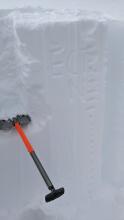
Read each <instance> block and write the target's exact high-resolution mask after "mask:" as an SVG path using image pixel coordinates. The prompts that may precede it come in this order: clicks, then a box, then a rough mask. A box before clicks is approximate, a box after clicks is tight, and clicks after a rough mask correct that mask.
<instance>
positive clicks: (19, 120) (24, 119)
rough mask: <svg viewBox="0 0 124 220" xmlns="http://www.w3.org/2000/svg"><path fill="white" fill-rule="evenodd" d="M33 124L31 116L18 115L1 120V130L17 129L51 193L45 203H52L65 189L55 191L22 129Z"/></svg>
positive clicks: (46, 197)
mask: <svg viewBox="0 0 124 220" xmlns="http://www.w3.org/2000/svg"><path fill="white" fill-rule="evenodd" d="M30 122H31V117H30V116H29V115H17V116H16V117H13V118H12V119H8V120H0V130H3V131H8V130H10V129H12V128H15V129H16V131H17V132H18V134H19V135H20V137H21V139H22V141H23V142H24V144H25V147H26V149H27V151H28V153H29V154H30V156H31V157H32V159H33V161H34V163H35V165H36V167H37V168H38V170H39V172H40V174H41V175H42V177H43V179H44V181H45V183H46V185H47V187H48V189H49V190H50V191H51V192H50V193H49V194H48V195H46V196H45V201H46V202H50V201H52V200H54V199H57V198H59V197H60V196H62V195H63V194H64V188H63V187H62V188H59V189H55V187H54V185H53V184H52V182H51V180H50V178H49V176H48V174H47V173H46V171H45V169H44V167H43V165H42V163H41V162H40V160H39V158H38V157H37V155H36V153H35V150H34V149H33V147H32V145H31V143H30V142H29V140H28V138H27V136H26V134H25V133H24V131H23V129H22V127H24V126H26V125H28V124H29V123H30Z"/></svg>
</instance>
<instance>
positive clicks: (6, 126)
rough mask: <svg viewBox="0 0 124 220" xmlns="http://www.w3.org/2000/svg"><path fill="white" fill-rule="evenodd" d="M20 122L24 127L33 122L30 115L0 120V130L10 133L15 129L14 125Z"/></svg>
mask: <svg viewBox="0 0 124 220" xmlns="http://www.w3.org/2000/svg"><path fill="white" fill-rule="evenodd" d="M16 122H18V123H19V124H20V125H21V126H22V127H24V126H26V125H28V124H29V123H30V122H31V117H30V116H29V115H17V116H16V117H13V118H12V119H10V118H9V119H7V120H0V130H3V131H9V130H10V129H12V128H13V127H14V124H15V123H16Z"/></svg>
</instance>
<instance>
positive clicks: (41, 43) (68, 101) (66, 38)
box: [15, 10, 107, 199]
mask: <svg viewBox="0 0 124 220" xmlns="http://www.w3.org/2000/svg"><path fill="white" fill-rule="evenodd" d="M15 27H16V31H17V35H18V38H19V40H20V42H21V44H23V46H24V50H23V53H24V54H25V56H27V57H30V60H32V62H31V63H30V65H29V73H28V77H27V85H28V87H27V97H28V100H30V102H29V108H30V109H31V108H32V106H34V107H33V108H34V112H32V115H33V114H34V117H33V118H34V119H37V121H39V120H40V116H41V115H42V114H44V112H45V109H44V107H43V105H42V101H39V100H45V102H46V103H47V106H48V109H49V112H48V113H49V114H48V115H49V117H48V118H50V119H52V120H51V121H50V123H49V129H50V131H49V132H50V147H51V155H50V157H51V164H52V167H51V169H50V171H52V174H53V176H55V178H57V181H60V180H61V181H63V180H64V183H65V185H66V187H67V189H68V190H69V191H70V193H72V194H73V192H75V193H76V195H77V197H78V196H81V197H82V198H85V199H86V198H90V197H91V196H92V195H93V192H94V191H95V190H96V189H97V187H98V185H99V184H100V182H101V160H102V158H101V150H102V134H103V121H104V105H105V102H104V101H105V100H104V99H105V76H106V33H107V25H106V20H105V19H104V18H102V17H100V16H97V15H96V14H93V15H89V14H88V13H83V12H77V13H74V12H69V11H64V12H56V11H52V10H51V11H45V10H41V11H40V10H39V11H37V13H36V12H35V13H32V12H30V11H28V12H26V11H25V12H21V13H19V14H17V18H16V22H15ZM31 91H34V93H32V92H31ZM41 95H42V97H41ZM45 102H44V103H45ZM41 105H42V106H41ZM48 115H47V116H48ZM46 122H47V120H46ZM46 122H45V120H44V123H46ZM56 155H57V156H56ZM63 158H64V164H63ZM55 161H56V163H55ZM57 164H59V168H58V167H57ZM80 172H81V174H80ZM74 173H75V174H74ZM78 178H79V179H78ZM70 184H71V187H70ZM77 186H78V187H81V189H82V190H81V192H79V193H78V192H77V190H74V189H75V188H77Z"/></svg>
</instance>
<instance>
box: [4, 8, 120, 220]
mask: <svg viewBox="0 0 124 220" xmlns="http://www.w3.org/2000/svg"><path fill="white" fill-rule="evenodd" d="M123 35H124V24H123V22H115V21H112V20H110V19H108V18H107V17H105V16H103V15H101V14H99V13H88V12H85V11H81V10H75V11H72V10H61V11H57V10H45V9H40V8H38V9H28V8H25V9H22V10H10V11H0V53H1V55H0V66H1V70H0V71H1V74H0V94H1V98H0V106H1V110H0V119H2V118H8V117H13V116H15V115H16V114H17V113H18V114H20V113H29V114H30V115H31V117H32V123H31V125H30V126H29V127H28V128H26V129H25V131H26V134H27V135H28V137H29V138H30V140H31V142H32V144H33V145H34V147H35V149H36V152H37V153H38V155H39V157H40V159H41V160H42V162H43V164H44V166H45V168H46V170H47V171H48V173H49V175H50V177H51V179H52V180H53V183H55V186H56V187H60V186H64V187H65V190H66V193H65V195H64V196H63V197H61V198H60V199H58V200H56V201H54V202H52V203H49V204H46V203H45V202H44V196H45V195H46V194H47V193H48V190H47V188H46V186H45V184H44V182H43V180H42V178H41V176H40V175H39V173H38V172H37V170H36V168H35V166H34V164H33V162H32V160H31V159H30V156H29V155H28V154H27V153H26V151H25V149H24V147H23V144H22V142H21V141H20V139H19V137H18V135H17V134H16V132H15V131H14V130H12V131H10V132H5V133H4V132H1V133H0V143H1V146H0V170H1V172H0V174H1V177H0V220H24V219H25V220H34V219H35V220H40V219H43V220H49V219H52V220H54V219H56V220H75V219H77V220H81V219H86V220H91V219H92V220H97V219H100V220H122V219H124V211H123V206H124V177H123V174H124V163H123V156H124V150H123V136H124V135H123V130H124V129H123V127H124V126H123V124H124V123H123V108H124V104H123V94H124V92H123V90H124V86H123V81H124V77H123V69H124V66H123V65H124V60H123V57H124V53H123V37H124V36H123Z"/></svg>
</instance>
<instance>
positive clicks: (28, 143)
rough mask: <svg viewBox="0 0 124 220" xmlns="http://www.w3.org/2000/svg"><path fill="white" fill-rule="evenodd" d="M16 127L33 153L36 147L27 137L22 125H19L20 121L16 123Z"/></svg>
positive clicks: (29, 150) (28, 149)
mask: <svg viewBox="0 0 124 220" xmlns="http://www.w3.org/2000/svg"><path fill="white" fill-rule="evenodd" d="M15 128H16V130H17V132H18V134H19V135H20V137H21V139H22V141H23V142H24V144H25V147H26V149H27V151H28V152H29V153H32V152H33V151H34V149H33V147H32V145H31V143H30V142H29V140H28V138H27V137H26V135H25V133H24V131H23V129H22V128H21V126H20V125H19V123H18V122H16V123H15Z"/></svg>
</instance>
